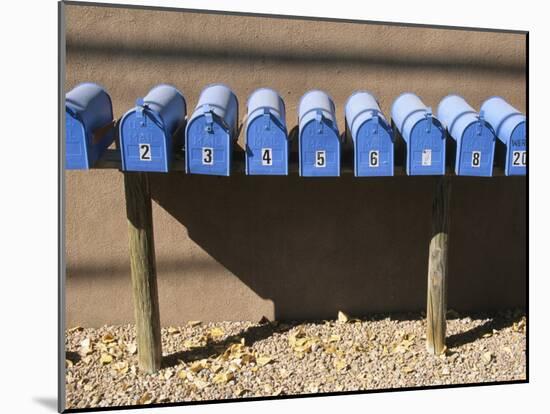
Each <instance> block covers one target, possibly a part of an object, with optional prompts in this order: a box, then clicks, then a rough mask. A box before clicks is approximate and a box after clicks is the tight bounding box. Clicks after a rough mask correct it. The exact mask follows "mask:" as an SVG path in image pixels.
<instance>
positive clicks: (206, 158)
mask: <svg viewBox="0 0 550 414" xmlns="http://www.w3.org/2000/svg"><path fill="white" fill-rule="evenodd" d="M202 164H203V165H212V164H214V148H203V149H202Z"/></svg>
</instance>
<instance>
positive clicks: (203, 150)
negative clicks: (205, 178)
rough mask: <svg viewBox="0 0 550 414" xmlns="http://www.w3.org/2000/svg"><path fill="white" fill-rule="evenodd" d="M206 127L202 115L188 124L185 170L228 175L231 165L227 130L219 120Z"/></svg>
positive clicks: (196, 172)
mask: <svg viewBox="0 0 550 414" xmlns="http://www.w3.org/2000/svg"><path fill="white" fill-rule="evenodd" d="M208 129H209V130H207V123H206V118H205V117H204V116H199V117H197V118H195V119H194V120H193V121H191V123H190V124H189V128H188V129H187V137H186V143H187V145H186V148H185V159H186V165H187V172H188V173H190V174H206V175H223V176H228V175H229V173H230V170H229V167H230V165H231V146H230V145H231V141H230V137H229V132H228V131H227V130H226V129H225V128H224V127H223V126H222V125H220V124H219V122H213V123H212V124H211V127H210V128H208Z"/></svg>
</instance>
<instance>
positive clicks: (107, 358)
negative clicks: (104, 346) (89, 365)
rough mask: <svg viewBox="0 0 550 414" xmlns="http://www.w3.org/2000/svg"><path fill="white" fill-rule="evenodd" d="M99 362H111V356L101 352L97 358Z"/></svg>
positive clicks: (103, 363)
mask: <svg viewBox="0 0 550 414" xmlns="http://www.w3.org/2000/svg"><path fill="white" fill-rule="evenodd" d="M99 362H101V364H102V365H108V364H110V363H111V362H113V356H112V355H111V354H106V353H103V354H101V357H100V358H99Z"/></svg>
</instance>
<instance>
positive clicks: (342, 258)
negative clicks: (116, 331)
mask: <svg viewBox="0 0 550 414" xmlns="http://www.w3.org/2000/svg"><path fill="white" fill-rule="evenodd" d="M66 17H67V20H66V27H67V31H66V34H67V60H66V70H67V72H66V73H67V77H66V82H65V87H66V88H67V90H68V89H69V88H72V87H73V86H75V85H76V84H77V83H79V82H82V81H94V82H98V83H100V84H102V85H104V86H105V87H106V88H107V90H108V91H109V93H110V94H111V97H112V99H113V105H114V112H115V116H117V117H120V116H121V115H122V114H123V113H124V112H125V111H126V110H127V109H129V108H130V107H131V106H132V105H133V103H134V101H135V99H136V98H137V97H139V96H144V95H145V94H146V93H147V91H148V90H149V89H150V88H151V87H152V86H154V85H155V84H157V83H161V82H166V83H172V84H174V85H176V86H177V87H178V88H179V89H180V90H181V91H182V92H183V93H184V95H185V97H186V99H187V105H188V111H189V110H191V109H192V108H193V107H194V105H195V104H196V101H197V98H198V94H199V92H200V90H201V89H202V88H203V87H204V86H205V85H206V84H208V83H211V82H224V83H227V84H228V85H230V86H231V87H232V88H233V90H234V91H235V92H236V94H237V96H238V98H239V101H240V104H241V105H240V117H241V119H242V116H243V115H244V111H245V102H246V99H247V97H248V95H249V94H250V92H251V91H252V90H254V89H255V88H257V87H261V86H270V87H273V88H275V89H277V90H279V91H280V93H281V95H282V96H283V98H284V99H285V102H286V107H287V121H288V125H289V127H293V126H294V125H296V106H297V102H298V99H299V98H300V96H301V94H303V93H304V92H305V91H306V90H308V89H310V88H322V89H325V90H327V91H328V92H329V93H330V94H331V95H332V96H333V97H334V99H335V102H336V106H337V110H338V117H339V119H338V121H339V125H340V126H341V127H343V125H344V120H343V104H344V102H345V100H346V99H347V97H348V96H349V95H350V94H351V93H352V92H353V91H354V90H357V89H368V90H370V91H371V92H373V93H374V94H376V95H377V96H378V98H379V100H380V102H381V106H382V109H383V111H385V113H386V114H389V108H390V105H391V103H392V101H393V99H394V98H395V97H396V96H397V95H399V94H400V93H401V92H404V91H407V90H410V91H414V92H416V93H418V94H419V95H420V96H422V97H423V99H424V101H425V102H426V103H427V104H429V105H431V106H433V108H434V109H435V108H436V107H437V104H438V102H439V100H440V99H441V98H442V97H443V96H445V95H447V94H448V93H451V92H456V93H460V94H462V95H463V96H464V97H465V98H466V99H467V100H468V101H469V102H470V103H471V104H472V105H473V106H475V107H479V105H480V104H481V102H482V101H483V100H484V99H485V98H487V97H489V96H491V95H502V96H504V97H505V98H506V99H508V100H509V101H510V102H511V103H512V104H513V105H515V106H516V107H517V108H519V109H520V110H525V104H526V102H525V95H526V86H525V76H524V72H525V62H526V50H525V36H524V35H519V34H503V33H490V32H479V31H478V32H466V31H458V30H442V29H427V28H406V27H397V26H385V25H373V24H353V23H334V22H319V21H304V20H295V19H274V18H262V17H252V16H227V15H219V14H218V15H215V14H197V13H189V12H185V13H184V12H163V11H150V10H125V9H116V8H100V7H84V6H76V5H71V6H68V7H67V14H66ZM433 183H434V178H432V177H395V178H386V179H364V180H359V179H354V178H353V177H351V176H349V175H347V176H343V177H341V178H339V179H323V180H307V179H300V178H298V177H296V176H291V177H286V178H284V177H283V178H281V177H271V178H270V177H243V176H233V177H230V178H229V179H227V178H219V177H204V176H186V175H185V174H183V173H170V174H168V175H164V174H153V175H152V176H151V185H152V192H153V199H154V202H153V215H154V225H155V243H156V252H157V264H158V283H159V295H160V306H161V319H162V323H163V324H176V323H182V322H184V321H186V320H196V319H200V320H239V319H247V320H255V319H259V318H260V317H261V316H262V315H266V316H268V317H271V318H273V317H276V318H279V319H291V318H324V317H334V316H335V315H336V312H337V311H338V310H340V309H341V310H345V311H348V312H350V313H352V314H366V313H368V312H374V311H402V310H420V309H422V308H423V307H424V306H425V290H426V281H425V279H426V271H427V247H428V243H429V234H430V209H431V195H432V189H433ZM525 207H526V180H525V179H524V178H506V177H498V178H493V179H475V178H465V177H462V178H458V179H455V180H454V188H453V194H452V223H451V253H450V269H451V270H450V271H451V276H450V281H449V300H448V302H449V306H450V307H451V308H455V309H459V310H482V309H490V308H493V309H494V308H501V307H510V306H524V305H525V294H526V290H525V286H526V282H525V279H526V260H527V257H526V225H525V223H526V208H525ZM66 223H67V224H66V246H67V255H66V258H67V295H66V296H67V323H68V325H69V326H72V325H75V324H80V325H86V326H97V325H101V324H105V323H109V324H110V323H126V322H131V321H132V319H133V313H132V302H131V293H130V276H129V263H128V257H127V256H128V252H127V234H126V221H125V207H124V199H123V186H122V176H121V173H120V172H118V171H114V170H93V171H89V172H67V173H66Z"/></svg>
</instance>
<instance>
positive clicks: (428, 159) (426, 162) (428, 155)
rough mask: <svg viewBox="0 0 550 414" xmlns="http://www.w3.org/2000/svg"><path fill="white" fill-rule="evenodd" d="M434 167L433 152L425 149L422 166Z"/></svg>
mask: <svg viewBox="0 0 550 414" xmlns="http://www.w3.org/2000/svg"><path fill="white" fill-rule="evenodd" d="M431 165H432V150H431V149H424V150H422V166H423V167H429V166H431Z"/></svg>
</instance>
